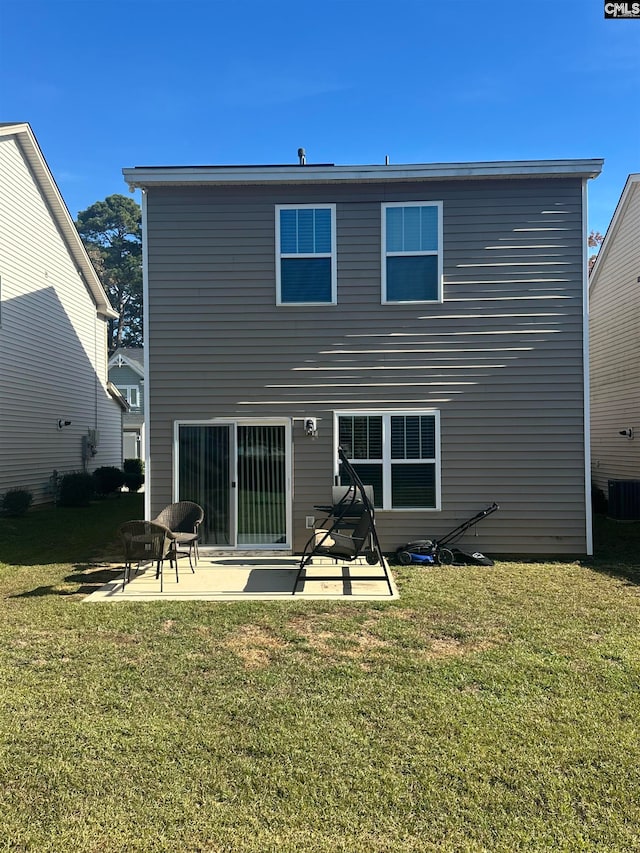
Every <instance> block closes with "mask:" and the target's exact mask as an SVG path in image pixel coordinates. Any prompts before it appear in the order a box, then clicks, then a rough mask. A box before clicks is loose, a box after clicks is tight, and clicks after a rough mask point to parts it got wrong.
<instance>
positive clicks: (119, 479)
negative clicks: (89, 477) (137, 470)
mask: <svg viewBox="0 0 640 853" xmlns="http://www.w3.org/2000/svg"><path fill="white" fill-rule="evenodd" d="M93 480H94V484H95V490H96V494H98V495H112V494H113V493H114V492H117V491H118V489H121V488H122V486H124V483H125V478H124V474H123V473H122V471H121V470H120V469H119V468H115V467H113V466H111V465H105V466H104V467H102V468H96V470H95V471H94V472H93Z"/></svg>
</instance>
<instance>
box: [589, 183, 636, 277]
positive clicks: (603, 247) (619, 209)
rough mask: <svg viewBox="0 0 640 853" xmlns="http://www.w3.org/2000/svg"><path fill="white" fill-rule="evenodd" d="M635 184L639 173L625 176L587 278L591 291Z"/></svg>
mask: <svg viewBox="0 0 640 853" xmlns="http://www.w3.org/2000/svg"><path fill="white" fill-rule="evenodd" d="M636 184H640V172H631V174H629V175H628V176H627V180H626V181H625V184H624V187H623V188H622V192H621V193H620V198H619V199H618V203H617V205H616V209H615V210H614V211H613V216H612V217H611V222H610V223H609V225H608V227H607V231H606V233H605V235H604V240H603V241H602V243H601V244H600V250H599V251H598V255H597V257H596V262H595V263H594V265H593V269H592V270H591V275H590V276H589V290H591V289H592V288H593V287H594V286H595V283H596V281H597V279H598V276H599V274H600V269H601V267H602V266H603V264H604V262H605V259H606V257H607V255H608V254H609V247H610V246H611V244H612V243H613V241H614V239H615V236H616V234H617V233H618V229H619V227H620V222H621V221H622V217H623V216H624V212H625V210H626V209H627V207H628V205H629V202H630V200H631V193H632V191H633V188H634V186H635V185H636Z"/></svg>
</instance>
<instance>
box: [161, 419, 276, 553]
mask: <svg viewBox="0 0 640 853" xmlns="http://www.w3.org/2000/svg"><path fill="white" fill-rule="evenodd" d="M289 444H290V440H289V430H288V426H287V424H285V423H278V424H275V423H267V422H248V421H234V422H230V423H216V424H178V427H177V450H178V459H177V484H176V485H177V495H178V496H177V500H193V501H195V502H196V503H199V504H200V505H201V506H202V507H203V508H204V512H205V520H204V523H203V527H202V544H204V545H214V546H216V545H217V546H219V547H229V548H235V547H238V548H245V549H247V548H255V549H261V548H265V549H266V548H269V549H278V548H286V547H288V546H289V544H290V542H289V536H288V517H289V504H288V488H287V484H288V482H289V479H290V472H289V456H288V452H287V448H288V447H289Z"/></svg>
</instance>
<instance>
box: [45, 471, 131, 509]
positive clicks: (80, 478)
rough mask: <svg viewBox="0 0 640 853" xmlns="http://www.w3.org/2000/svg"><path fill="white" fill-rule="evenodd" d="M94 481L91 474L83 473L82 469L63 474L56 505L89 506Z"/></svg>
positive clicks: (93, 490)
mask: <svg viewBox="0 0 640 853" xmlns="http://www.w3.org/2000/svg"><path fill="white" fill-rule="evenodd" d="M116 470H117V469H116ZM94 483H95V480H94V479H93V477H92V476H91V474H85V473H83V472H82V471H77V472H74V473H72V474H65V475H64V476H63V477H62V478H61V480H60V490H59V492H58V505H59V506H89V503H90V501H91V498H92V497H93V495H94V492H95V485H94Z"/></svg>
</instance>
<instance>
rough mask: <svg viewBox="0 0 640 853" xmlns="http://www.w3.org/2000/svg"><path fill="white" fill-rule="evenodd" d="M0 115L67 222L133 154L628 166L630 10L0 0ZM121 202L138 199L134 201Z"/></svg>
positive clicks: (331, 0) (617, 188)
mask: <svg viewBox="0 0 640 853" xmlns="http://www.w3.org/2000/svg"><path fill="white" fill-rule="evenodd" d="M0 118H1V120H3V121H28V122H29V123H30V124H31V126H32V128H33V131H34V133H35V134H36V137H37V139H38V141H39V143H40V146H41V148H42V150H43V153H44V156H45V157H46V159H47V162H48V164H49V166H50V168H51V171H52V172H53V174H54V177H55V178H56V181H57V183H58V186H59V187H60V190H61V192H62V195H63V197H64V199H65V201H66V203H67V206H68V207H69V210H70V212H71V214H72V216H73V217H74V218H75V216H76V215H77V213H78V211H79V210H82V209H84V208H86V207H88V206H89V205H91V204H93V202H95V201H98V200H101V199H103V198H105V197H106V196H108V195H111V194H112V193H124V194H126V193H127V188H126V185H125V184H124V182H123V179H122V173H121V170H122V168H123V167H125V166H139V165H203V164H215V163H220V164H225V163H295V162H297V154H296V152H297V149H298V148H299V147H304V148H305V149H306V151H307V159H308V162H315V163H336V164H351V163H383V162H384V158H385V156H387V155H388V156H389V157H390V160H391V162H392V163H419V162H420V163H427V162H459V161H474V160H508V159H518V160H519V159H548V158H573V157H604V158H605V166H604V171H603V174H602V175H601V176H600V177H599V178H598V179H597V180H596V181H594V182H591V184H590V227H592V228H595V229H596V230H600V231H602V232H603V233H604V230H605V229H606V227H607V225H608V223H609V220H610V218H611V216H612V214H613V211H614V208H615V205H616V202H617V200H618V198H619V196H620V192H621V190H622V187H623V185H624V182H625V179H626V176H627V175H628V174H629V173H630V172H634V171H636V172H637V171H640V20H639V21H631V20H617V21H605V20H604V16H603V0H528V2H527V0H511V2H507V0H492V2H491V1H490V0H440V2H436V0H421V2H414V0H395V2H389V0H386V2H379V0H323V2H322V3H317V2H309V1H308V0H307V1H306V2H305V0H296V2H289V0H271V2H260V0H243V2H239V0H236V2H232V0H207V2H201V1H200V0H181V2H173V0H101V2H98V0H0ZM136 198H138V200H139V197H138V195H136Z"/></svg>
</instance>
